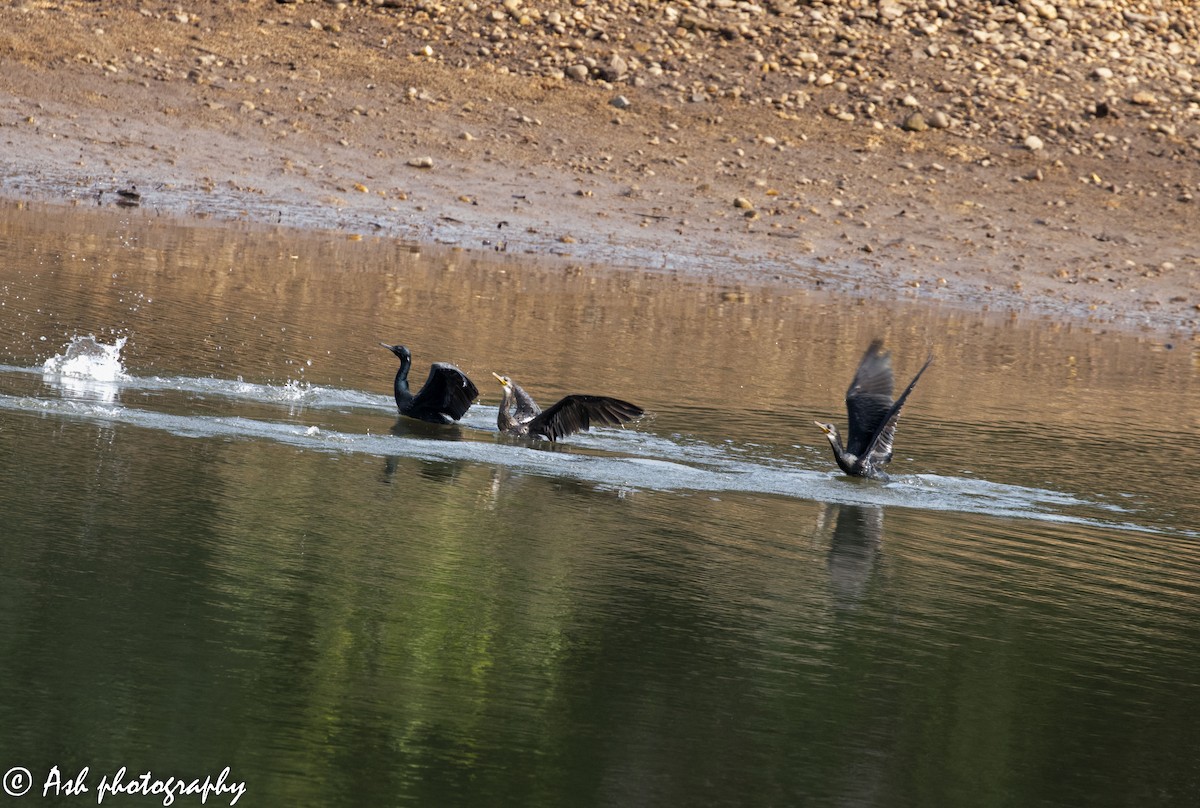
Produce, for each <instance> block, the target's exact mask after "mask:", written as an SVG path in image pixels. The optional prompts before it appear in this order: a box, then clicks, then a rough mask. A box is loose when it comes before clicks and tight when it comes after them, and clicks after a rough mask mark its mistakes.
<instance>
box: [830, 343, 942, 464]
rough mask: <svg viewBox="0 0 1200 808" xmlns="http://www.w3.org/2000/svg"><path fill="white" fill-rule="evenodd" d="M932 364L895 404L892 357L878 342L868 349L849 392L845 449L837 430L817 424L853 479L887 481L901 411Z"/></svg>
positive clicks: (921, 371) (918, 375)
mask: <svg viewBox="0 0 1200 808" xmlns="http://www.w3.org/2000/svg"><path fill="white" fill-rule="evenodd" d="M932 361H933V355H932V354H930V355H929V358H928V359H926V360H925V364H924V365H922V366H921V369H920V370H918V371H917V375H916V376H914V377H913V380H912V381H911V382H909V383H908V387H906V388H904V392H903V393H901V394H900V398H898V399H896V401H895V402H894V403H893V402H892V384H893V381H892V357H891V354H889V353H884V352H883V341H882V340H875V341H873V342H872V343H871V344H870V345H869V346H868V347H867V352H866V353H864V354H863V358H862V361H861V362H859V363H858V370H857V371H856V372H855V373H854V379H853V381H851V382H850V389H848V390H847V391H846V413H847V414H848V415H849V417H850V427H849V432H850V434H849V435H848V438H849V439H848V440H847V441H846V447H845V448H842V441H841V438H840V437H839V436H838V431H837V427H835V426H834V425H833V424H823V423H821V422H820V421H816V422H815V423H816V425H817V426H819V427H820V428H821V431H822V432H824V433H825V437H827V438H829V444H830V445H831V446H832V447H833V456H834V459H836V460H837V464H838V465H839V466H840V467H841V469H842V471H844V472H846V473H847V474H849V475H851V476H852V477H872V478H874V479H877V480H886V479H887V478H888V476H887V472H885V471H884V470H883V467H884V466H886V465H887V464H888V462H889V461H890V460H891V459H892V441H893V440H894V439H895V437H896V421H897V419H899V417H900V408H901V407H903V406H904V400H905V399H907V398H908V394H909V393H911V392H912V390H913V388H914V387H916V385H917V379H919V378H921V374H922V373H924V372H925V368H927V367H929V363H930V362H932Z"/></svg>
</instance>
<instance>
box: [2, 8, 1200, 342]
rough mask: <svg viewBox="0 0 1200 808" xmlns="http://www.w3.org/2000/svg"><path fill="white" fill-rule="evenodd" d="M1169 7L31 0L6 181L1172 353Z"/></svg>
mask: <svg viewBox="0 0 1200 808" xmlns="http://www.w3.org/2000/svg"><path fill="white" fill-rule="evenodd" d="M1198 58H1200V12H1198V11H1196V10H1195V8H1194V6H1193V4H1192V2H1191V0H1177V1H1173V0H1059V2H1053V3H1052V2H1044V1H1043V0H1028V2H1025V1H1022V2H1006V1H1004V0H991V1H990V2H989V1H988V0H824V1H822V0H812V1H811V2H789V1H788V0H762V2H759V3H755V2H747V1H746V0H742V1H741V2H738V1H736V0H689V1H688V2H659V1H658V0H617V2H603V3H602V2H592V0H501V2H463V1H462V0H445V2H436V0H425V1H424V2H416V1H413V0H374V1H373V2H337V3H332V2H274V0H245V1H244V2H236V3H217V2H207V3H201V2H192V3H183V4H174V3H161V2H154V1H153V0H145V2H140V1H139V0H105V1H104V2H82V1H81V0H42V1H38V0H25V2H17V3H13V4H7V5H5V6H4V7H3V8H2V9H0V65H2V67H3V69H2V70H0V144H3V151H2V152H0V192H2V193H5V194H7V195H9V196H34V197H37V198H42V199H65V200H73V201H75V202H77V203H82V202H86V203H88V204H91V203H95V202H98V203H100V204H130V202H129V200H126V199H124V198H122V197H120V196H118V195H117V194H116V193H115V192H116V191H117V190H118V189H128V188H129V187H130V186H136V189H137V192H138V193H139V194H140V200H138V202H139V205H140V209H141V210H142V211H149V212H152V213H162V212H166V213H185V214H187V213H190V214H200V215H214V216H219V217H227V218H238V217H248V218H251V219H256V220H262V221H269V222H282V223H284V224H296V225H300V226H307V227H312V226H317V227H325V228H331V229H344V230H349V231H352V232H354V233H364V234H365V233H376V234H379V235H381V236H395V237H401V238H406V239H416V240H436V241H440V242H448V243H455V244H461V245H462V246H465V247H471V248H481V249H495V250H505V251H507V252H508V253H510V254H511V253H518V254H520V253H526V252H530V253H536V254H550V253H553V254H564V255H569V256H572V257H573V258H574V259H577V260H597V261H605V262H612V263H619V264H624V265H633V266H640V267H648V268H653V269H660V268H663V269H667V270H672V271H679V272H690V273H706V274H708V275H712V276H715V277H717V278H719V279H720V280H721V282H722V283H729V284H732V285H736V284H739V283H745V284H749V283H780V284H803V285H807V286H814V287H815V286H820V287H824V288H832V289H838V290H845V291H849V292H853V293H855V294H858V295H860V296H864V297H868V298H889V299H890V298H895V297H898V296H905V297H919V298H929V299H934V300H943V301H946V302H948V303H950V304H953V305H964V306H971V307H989V308H992V309H1002V310H1003V309H1011V310H1015V311H1022V312H1040V313H1045V314H1048V315H1051V316H1055V317H1059V318H1070V319H1076V320H1092V321H1099V322H1105V323H1117V324H1120V325H1122V326H1132V327H1145V328H1151V329H1153V330H1155V331H1162V332H1171V333H1176V334H1178V335H1182V336H1187V337H1190V338H1192V339H1196V338H1197V337H1196V334H1197V331H1198V330H1200V235H1198V234H1200V200H1197V199H1196V197H1197V196H1200V65H1198V64H1197V60H1198Z"/></svg>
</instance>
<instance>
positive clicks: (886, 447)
mask: <svg viewBox="0 0 1200 808" xmlns="http://www.w3.org/2000/svg"><path fill="white" fill-rule="evenodd" d="M932 361H933V356H932V354H931V355H930V357H929V358H928V359H926V360H925V364H924V365H921V369H920V370H918V371H917V375H916V376H913V380H912V381H911V382H909V383H908V387H905V388H904V392H903V393H901V394H900V398H898V399H896V403H895V404H893V405H892V406H891V407H890V408H889V409H888V412H887V414H886V416H885V417H884V419H883V421H882V423H881V424H880V426H879V429H878V431H877V432H876V433H875V435H874V437H872V439H871V441H870V442H869V443H868V444H867V445H866V446H865V447H864V454H863V457H865V458H866V465H869V466H872V467H874V468H880V467H882V466H885V465H887V463H888V462H889V461H890V460H891V459H892V444H893V442H894V441H895V439H896V422H897V421H898V420H899V419H900V410H901V408H903V407H904V402H905V400H906V399H907V398H908V394H909V393H911V392H912V391H913V388H914V387H916V386H917V380H918V379H920V378H921V374H922V373H924V372H925V368H927V367H929V363H930V362H932Z"/></svg>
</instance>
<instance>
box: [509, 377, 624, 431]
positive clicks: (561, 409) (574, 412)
mask: <svg viewBox="0 0 1200 808" xmlns="http://www.w3.org/2000/svg"><path fill="white" fill-rule="evenodd" d="M492 375H493V376H495V377H496V381H498V382H500V385H501V386H502V387H503V388H504V392H503V394H502V399H501V401H500V413H499V415H497V417H496V425H497V426H498V427H499V428H500V431H501V432H504V433H506V434H509V435H529V436H532V437H536V438H546V439H547V440H550V441H556V440H558V439H559V438H565V437H566V436H567V435H571V434H573V433H575V432H586V431H587V430H588V428H590V427H591V426H592V424H605V425H608V426H620V425H621V424H623V423H625V422H627V421H632V420H633V419H634V418H637V417H639V416H641V415H642V414H643V413H644V410H643V409H642V408H641V407H639V406H637V405H636V404H630V403H629V402H628V401H621V400H620V399H619V398H609V397H608V396H583V395H570V396H567V397H565V398H563V399H562V400H561V401H559V402H558V403H557V404H555V405H554V406H553V407H551V408H550V409H548V410H543V409H542V408H541V407H539V406H538V405H537V403H536V402H535V401H534V400H533V397H532V396H530V395H529V394H528V393H526V392H525V391H524V390H523V389H521V386H520V385H518V384H517V383H516V382H514V381H513V380H512V379H510V378H508V377H507V376H501V375H500V374H499V373H493V374H492ZM514 402H515V403H516V408H515V409H512V407H513V404H514ZM510 409H512V412H510V411H509V410H510Z"/></svg>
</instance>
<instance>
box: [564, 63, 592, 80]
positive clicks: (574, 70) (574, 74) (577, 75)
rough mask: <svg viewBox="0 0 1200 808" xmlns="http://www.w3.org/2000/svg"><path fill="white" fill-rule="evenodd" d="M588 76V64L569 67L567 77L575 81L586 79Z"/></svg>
mask: <svg viewBox="0 0 1200 808" xmlns="http://www.w3.org/2000/svg"><path fill="white" fill-rule="evenodd" d="M587 77H588V69H587V65H571V66H570V67H568V68H567V78H569V79H574V80H575V81H586V80H587Z"/></svg>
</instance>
